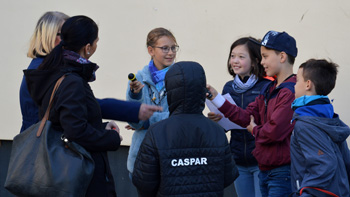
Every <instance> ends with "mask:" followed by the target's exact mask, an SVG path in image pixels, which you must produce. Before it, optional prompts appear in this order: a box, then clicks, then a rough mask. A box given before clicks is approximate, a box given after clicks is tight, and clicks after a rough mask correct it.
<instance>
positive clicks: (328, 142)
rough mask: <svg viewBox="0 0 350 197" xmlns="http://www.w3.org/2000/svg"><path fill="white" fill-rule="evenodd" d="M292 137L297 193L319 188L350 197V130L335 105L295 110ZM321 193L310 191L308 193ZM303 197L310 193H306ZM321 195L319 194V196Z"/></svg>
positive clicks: (292, 156)
mask: <svg viewBox="0 0 350 197" xmlns="http://www.w3.org/2000/svg"><path fill="white" fill-rule="evenodd" d="M293 119H294V120H295V121H296V123H295V126H294V131H293V134H292V136H291V181H292V190H293V192H298V190H299V189H302V188H304V187H316V188H320V189H323V190H327V191H330V192H332V193H334V194H336V195H338V196H342V197H349V196H350V191H349V181H350V152H349V149H348V147H347V143H346V138H347V137H348V136H349V135H350V129H349V127H348V126H347V125H345V124H344V123H343V122H342V121H341V120H340V119H339V117H338V115H337V114H334V112H333V106H332V104H330V103H329V101H328V103H327V104H308V105H306V106H302V107H299V108H297V109H296V110H295V113H294V116H293ZM313 192H317V191H316V190H313V191H312V190H310V191H308V193H313ZM301 196H309V195H308V194H307V193H306V192H305V193H303V194H302V195H301ZM315 196H319V195H315Z"/></svg>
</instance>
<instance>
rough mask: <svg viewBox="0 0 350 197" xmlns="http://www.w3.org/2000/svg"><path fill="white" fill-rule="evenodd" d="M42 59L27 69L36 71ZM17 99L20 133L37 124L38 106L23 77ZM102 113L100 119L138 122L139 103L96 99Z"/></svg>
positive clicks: (36, 60) (33, 61) (35, 60)
mask: <svg viewBox="0 0 350 197" xmlns="http://www.w3.org/2000/svg"><path fill="white" fill-rule="evenodd" d="M43 60H44V57H38V58H35V59H33V60H32V61H31V63H30V64H29V66H28V69H37V68H38V66H39V65H40V64H41V62H42V61H43ZM19 99H20V105H21V112H22V127H21V130H20V132H22V131H24V130H26V129H27V128H28V127H30V126H31V125H33V124H35V123H37V122H39V115H38V106H37V105H36V104H35V103H34V101H33V99H32V98H31V97H30V94H29V92H28V88H27V82H26V80H25V76H23V79H22V83H21V87H20V91H19ZM97 101H98V102H99V104H100V108H101V111H102V118H104V119H110V120H119V121H128V122H138V121H139V119H138V114H139V109H140V105H141V103H137V102H126V101H121V100H117V99H112V98H106V99H97Z"/></svg>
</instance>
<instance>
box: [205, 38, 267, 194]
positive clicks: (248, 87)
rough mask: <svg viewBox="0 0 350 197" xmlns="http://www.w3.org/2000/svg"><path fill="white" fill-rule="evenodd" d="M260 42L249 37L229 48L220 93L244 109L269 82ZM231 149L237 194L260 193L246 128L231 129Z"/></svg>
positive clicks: (215, 116)
mask: <svg viewBox="0 0 350 197" xmlns="http://www.w3.org/2000/svg"><path fill="white" fill-rule="evenodd" d="M260 62H261V54H260V44H259V41H258V40H256V39H255V38H252V37H243V38H240V39H238V40H236V41H235V42H234V43H233V44H232V45H231V48H230V53H229V57H228V60H227V69H228V72H229V73H230V75H232V76H233V80H231V81H228V82H227V83H226V84H225V86H224V89H223V91H222V94H223V95H224V94H227V93H229V94H230V96H231V97H232V98H233V100H234V101H235V103H236V104H237V106H239V107H241V108H243V109H245V108H246V107H247V106H248V104H249V103H251V102H253V101H254V100H255V98H256V97H257V96H258V95H259V93H260V90H261V89H262V87H263V86H264V85H265V84H266V83H268V82H269V80H267V79H264V76H265V72H264V68H263V67H262V65H261V64H260ZM208 118H210V119H212V120H214V121H219V120H220V119H221V118H222V116H221V115H220V114H215V113H214V112H209V113H208ZM230 131H231V140H230V145H231V151H232V153H234V159H235V162H236V164H237V168H238V170H239V174H240V175H239V177H238V178H237V179H236V181H235V188H236V192H237V194H238V196H256V197H257V196H261V193H260V188H259V179H258V174H259V167H258V163H257V161H256V159H255V158H254V156H253V155H252V153H251V152H252V151H253V149H254V148H255V140H254V137H253V136H252V134H250V133H249V132H248V131H247V129H244V128H242V129H232V130H230Z"/></svg>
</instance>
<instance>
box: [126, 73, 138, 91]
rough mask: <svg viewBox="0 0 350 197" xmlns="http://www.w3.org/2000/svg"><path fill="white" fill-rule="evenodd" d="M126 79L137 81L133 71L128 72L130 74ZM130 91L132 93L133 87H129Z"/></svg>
mask: <svg viewBox="0 0 350 197" xmlns="http://www.w3.org/2000/svg"><path fill="white" fill-rule="evenodd" d="M128 79H129V80H130V81H131V82H134V81H137V79H136V75H135V74H134V73H130V74H129V75H128ZM130 91H131V92H132V93H134V89H131V90H130Z"/></svg>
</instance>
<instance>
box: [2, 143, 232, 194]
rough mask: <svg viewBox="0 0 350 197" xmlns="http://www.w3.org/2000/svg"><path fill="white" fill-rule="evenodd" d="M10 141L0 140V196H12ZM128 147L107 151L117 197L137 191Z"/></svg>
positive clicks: (228, 189) (230, 187)
mask: <svg viewBox="0 0 350 197" xmlns="http://www.w3.org/2000/svg"><path fill="white" fill-rule="evenodd" d="M11 146H12V141H7V140H1V141H0V158H1V159H0V196H1V197H10V196H11V197H13V196H14V195H12V194H11V193H10V192H8V191H7V190H6V189H5V188H4V183H5V179H6V174H7V168H8V164H9V159H10V154H11ZM128 152H129V147H128V146H121V147H120V148H119V149H118V150H117V151H114V152H108V157H109V163H110V165H111V170H112V174H113V177H114V180H115V184H116V190H117V194H118V196H119V197H137V191H136V188H135V187H134V185H133V184H132V183H131V181H130V179H129V172H128V170H127V169H126V159H127V157H128ZM224 196H225V197H226V196H227V197H228V196H230V197H236V196H237V195H236V192H235V190H234V186H233V184H232V185H230V186H229V187H227V188H226V189H225V195H224Z"/></svg>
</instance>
